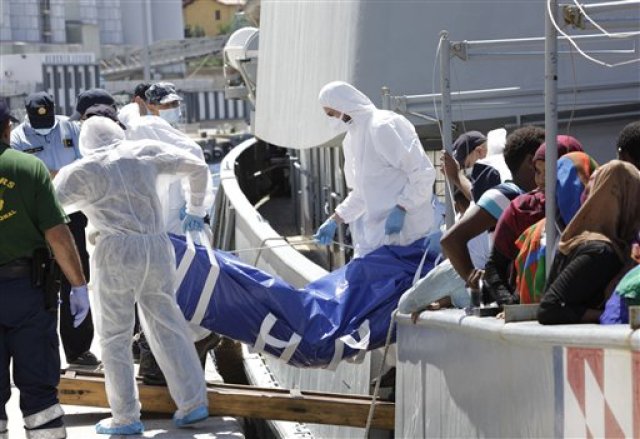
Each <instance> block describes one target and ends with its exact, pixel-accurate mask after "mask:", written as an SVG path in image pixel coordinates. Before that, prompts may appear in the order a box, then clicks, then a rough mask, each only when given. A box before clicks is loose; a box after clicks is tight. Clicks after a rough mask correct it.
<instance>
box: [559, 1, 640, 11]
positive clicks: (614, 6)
mask: <svg viewBox="0 0 640 439" xmlns="http://www.w3.org/2000/svg"><path fill="white" fill-rule="evenodd" d="M560 6H562V7H564V8H575V9H578V10H579V9H580V8H578V7H577V6H576V5H575V4H566V5H564V4H563V5H560ZM580 6H581V7H582V9H583V10H584V11H585V12H590V13H594V12H611V11H620V10H626V9H636V8H637V7H638V6H640V1H638V0H619V1H612V2H603V3H591V4H582V5H580Z"/></svg>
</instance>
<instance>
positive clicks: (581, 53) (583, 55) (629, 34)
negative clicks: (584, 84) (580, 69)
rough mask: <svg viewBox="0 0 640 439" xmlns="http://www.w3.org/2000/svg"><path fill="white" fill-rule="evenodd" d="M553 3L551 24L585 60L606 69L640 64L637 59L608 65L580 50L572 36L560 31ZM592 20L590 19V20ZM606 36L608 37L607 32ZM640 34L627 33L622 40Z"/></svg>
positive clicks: (549, 5)
mask: <svg viewBox="0 0 640 439" xmlns="http://www.w3.org/2000/svg"><path fill="white" fill-rule="evenodd" d="M551 1H552V0H547V15H548V16H549V21H550V22H551V24H552V25H553V27H554V28H555V29H556V31H557V32H558V33H559V34H560V35H562V36H563V37H565V38H566V39H567V41H568V42H569V44H571V45H572V46H573V47H574V48H575V49H576V50H577V51H578V53H579V54H580V55H582V57H583V58H585V59H586V60H588V61H591V62H593V63H595V64H599V65H601V66H604V67H619V66H624V65H628V64H633V63H637V62H640V58H635V59H631V60H627V61H622V62H619V63H614V64H609V63H606V62H604V61H602V60H599V59H597V58H595V57H593V56H591V55H587V54H586V53H585V52H584V50H582V49H581V48H580V46H579V45H578V44H577V43H576V42H575V41H574V40H573V38H571V36H570V35H568V34H567V33H566V32H564V31H563V30H562V29H560V26H558V23H557V22H556V19H555V17H554V14H553V11H552V10H551ZM589 20H590V19H589ZM590 21H591V20H590ZM604 32H605V35H607V33H606V31H604ZM638 34H640V32H627V33H624V34H622V35H620V38H624V37H627V38H628V37H630V36H634V35H638ZM608 36H609V37H610V38H612V36H611V35H608Z"/></svg>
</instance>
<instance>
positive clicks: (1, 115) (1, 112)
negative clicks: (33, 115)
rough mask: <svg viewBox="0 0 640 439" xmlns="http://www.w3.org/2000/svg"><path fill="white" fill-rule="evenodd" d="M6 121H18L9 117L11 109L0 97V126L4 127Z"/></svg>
mask: <svg viewBox="0 0 640 439" xmlns="http://www.w3.org/2000/svg"><path fill="white" fill-rule="evenodd" d="M7 119H8V120H10V121H11V122H15V123H17V122H18V119H16V118H15V117H13V116H12V115H11V109H10V108H9V104H8V103H7V101H6V100H5V98H3V97H0V124H2V125H4V123H5V122H6V121H7Z"/></svg>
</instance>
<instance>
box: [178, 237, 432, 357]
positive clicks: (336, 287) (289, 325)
mask: <svg viewBox="0 0 640 439" xmlns="http://www.w3.org/2000/svg"><path fill="white" fill-rule="evenodd" d="M170 237H171V242H172V243H173V246H174V248H175V251H176V260H177V264H178V269H177V272H178V273H177V282H176V286H177V300H178V305H179V306H180V309H181V310H182V312H183V314H184V316H185V318H186V319H187V320H190V321H191V322H193V323H195V324H198V325H200V326H202V327H204V328H207V329H209V330H211V331H214V332H217V333H219V334H222V335H225V336H227V337H229V338H232V339H234V340H238V341H241V342H243V343H245V344H248V345H250V346H253V348H254V349H255V350H256V351H259V352H266V353H268V354H271V355H274V356H276V357H279V358H280V359H281V360H282V361H285V362H287V363H289V364H291V365H293V366H297V367H328V368H335V367H336V366H337V364H338V363H339V362H340V361H341V360H343V359H346V358H352V357H355V356H357V355H363V354H364V353H365V352H366V351H367V350H371V349H375V348H378V347H380V346H383V345H384V342H385V337H386V331H387V328H388V326H389V323H390V319H391V312H392V311H393V310H394V309H395V308H396V307H397V305H398V299H399V298H400V296H401V295H402V293H403V292H404V291H405V290H406V289H407V288H409V287H410V286H411V283H412V281H413V278H414V275H415V273H416V270H417V269H418V266H419V264H420V261H421V259H422V256H423V254H424V251H425V247H424V245H423V240H420V241H416V242H415V243H413V244H411V245H409V246H404V247H401V246H384V247H381V248H379V249H378V250H376V251H374V252H372V253H369V254H368V255H366V256H364V257H362V258H358V259H354V260H352V261H351V262H349V263H348V264H347V265H345V266H344V267H342V268H340V269H338V270H336V271H333V272H331V273H329V274H327V275H326V276H324V277H322V278H320V279H318V280H316V281H314V282H311V283H310V284H308V285H307V286H306V287H304V288H300V289H298V288H294V287H292V286H291V285H289V284H288V283H286V282H285V281H283V280H282V279H280V278H278V277H276V276H273V275H271V274H268V273H265V272H264V271H261V270H259V269H257V268H255V267H252V266H250V265H247V264H245V263H243V262H241V261H240V260H238V259H237V258H236V257H235V256H233V255H231V254H229V253H225V252H222V251H218V250H214V251H213V252H211V253H207V250H206V249H205V248H204V247H201V246H199V245H193V244H192V243H187V242H186V240H185V239H184V238H183V237H179V236H175V235H170ZM436 257H437V255H436V254H431V253H428V254H427V256H426V259H425V262H424V266H423V268H422V274H426V273H427V272H428V271H429V270H431V269H432V268H433V261H434V260H435V258H436Z"/></svg>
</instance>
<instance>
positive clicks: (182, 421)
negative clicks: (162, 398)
mask: <svg viewBox="0 0 640 439" xmlns="http://www.w3.org/2000/svg"><path fill="white" fill-rule="evenodd" d="M208 417H209V409H208V408H207V406H205V405H201V406H198V407H196V408H194V409H193V410H191V411H190V412H189V413H187V414H186V415H184V416H183V417H181V418H179V417H177V416H176V415H174V416H173V423H174V424H175V425H176V427H184V426H185V425H189V424H195V423H196V422H200V421H202V420H204V419H207V418H208Z"/></svg>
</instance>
